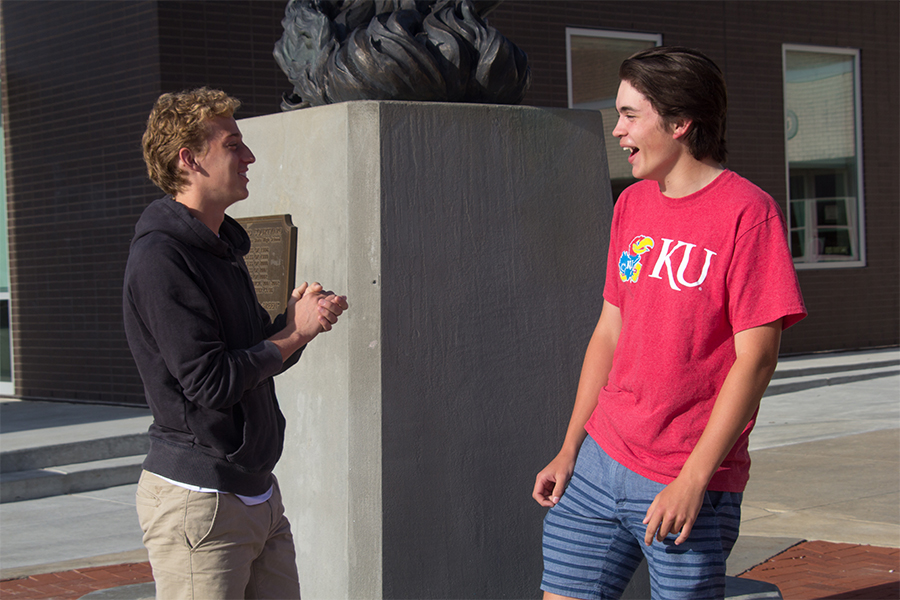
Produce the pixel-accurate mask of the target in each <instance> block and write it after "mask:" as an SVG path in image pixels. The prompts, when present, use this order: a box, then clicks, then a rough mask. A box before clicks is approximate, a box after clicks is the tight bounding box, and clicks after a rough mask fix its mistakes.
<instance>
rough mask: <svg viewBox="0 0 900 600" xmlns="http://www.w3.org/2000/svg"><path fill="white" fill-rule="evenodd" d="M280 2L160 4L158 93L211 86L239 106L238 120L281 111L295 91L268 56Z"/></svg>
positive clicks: (281, 13)
mask: <svg viewBox="0 0 900 600" xmlns="http://www.w3.org/2000/svg"><path fill="white" fill-rule="evenodd" d="M286 4H287V2H286V1H284V0H274V1H270V0H251V1H244V2H238V1H233V0H227V1H224V2H160V3H159V55H160V73H161V76H162V78H161V80H162V84H161V85H162V91H164V92H172V91H178V90H182V89H185V88H194V87H199V86H203V85H205V86H209V87H212V88H217V89H222V90H225V91H226V92H228V93H229V94H231V95H232V96H235V97H236V98H238V99H240V100H241V102H242V103H243V104H242V106H241V109H240V113H239V114H238V117H239V118H246V117H254V116H258V115H267V114H272V113H276V112H280V110H281V109H280V104H281V95H282V94H283V93H284V92H289V91H291V89H292V88H293V86H292V85H291V83H290V81H288V79H287V77H286V76H285V75H284V73H282V72H281V69H279V68H278V65H277V63H276V62H275V59H274V58H273V56H272V50H273V49H274V47H275V42H276V41H278V39H279V38H280V37H281V33H282V31H283V30H282V27H281V19H282V17H283V16H284V8H285V5H286Z"/></svg>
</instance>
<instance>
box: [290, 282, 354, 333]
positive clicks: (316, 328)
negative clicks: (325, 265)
mask: <svg viewBox="0 0 900 600" xmlns="http://www.w3.org/2000/svg"><path fill="white" fill-rule="evenodd" d="M348 308H349V305H348V304H347V297H346V296H338V295H337V294H335V293H334V292H331V291H325V290H324V288H323V287H322V285H321V284H319V283H313V284H312V285H309V284H307V283H306V282H303V283H302V284H300V286H299V287H297V288H295V289H294V291H293V292H291V297H290V299H289V300H288V320H289V321H291V320H292V321H293V323H294V325H295V326H296V328H297V330H298V331H299V332H300V333H301V334H302V335H305V336H309V337H315V336H316V335H317V334H319V333H322V332H323V331H331V327H332V326H333V325H334V324H335V323H337V321H338V317H340V316H341V314H342V313H343V312H344V311H345V310H347V309H348Z"/></svg>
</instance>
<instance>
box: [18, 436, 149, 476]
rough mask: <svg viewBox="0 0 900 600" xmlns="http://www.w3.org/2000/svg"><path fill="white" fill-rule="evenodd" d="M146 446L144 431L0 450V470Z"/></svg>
mask: <svg viewBox="0 0 900 600" xmlns="http://www.w3.org/2000/svg"><path fill="white" fill-rule="evenodd" d="M149 450H150V437H149V436H148V435H147V434H146V433H134V434H130V435H120V436H115V437H105V438H100V439H95V440H84V441H79V442H72V443H68V444H53V445H48V446H40V447H35V448H21V449H18V450H7V451H4V452H0V473H10V472H13V471H27V470H29V469H41V468H44V467H53V466H55V465H70V464H75V463H84V462H91V461H95V460H105V459H108V458H113V457H118V456H134V455H136V454H147V452H148V451H149Z"/></svg>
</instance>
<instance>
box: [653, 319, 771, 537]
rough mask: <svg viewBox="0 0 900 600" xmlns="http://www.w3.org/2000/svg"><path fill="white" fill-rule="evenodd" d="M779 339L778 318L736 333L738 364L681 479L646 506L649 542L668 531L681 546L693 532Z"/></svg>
mask: <svg viewBox="0 0 900 600" xmlns="http://www.w3.org/2000/svg"><path fill="white" fill-rule="evenodd" d="M780 341H781V320H780V319H779V320H778V321H775V322H774V323H769V324H768V325H764V326H762V327H756V328H753V329H749V330H746V331H742V332H739V333H738V334H736V335H735V337H734V347H735V354H736V358H735V361H734V364H733V365H732V366H731V369H730V370H729V372H728V375H727V377H726V378H725V382H724V384H723V385H722V388H721V390H720V391H719V395H718V397H717V398H716V401H715V404H714V405H713V409H712V412H711V413H710V417H709V421H708V422H707V424H706V427H705V428H704V429H703V433H702V434H701V436H700V439H699V440H698V441H697V444H696V445H695V446H694V449H693V450H692V451H691V454H690V456H688V459H687V460H686V461H685V463H684V466H683V467H682V468H681V472H680V473H679V474H678V477H676V478H675V480H674V481H672V482H671V483H670V484H669V485H667V486H666V487H665V488H664V489H663V491H661V492H660V493H659V494H657V496H656V498H654V500H653V502H652V503H651V504H650V508H649V509H647V515H646V516H645V517H644V524H645V525H647V531H646V533H645V535H644V543H646V544H647V545H650V543H651V542H652V541H653V537H654V536H656V537H657V539H658V540H659V541H662V540H663V539H664V538H665V537H666V535H668V534H669V533H677V534H678V537H677V538H676V540H675V544H676V545H677V544H681V543H683V542H684V541H685V540H686V539H687V538H688V536H689V535H690V533H691V528H692V527H693V524H694V521H695V519H696V518H697V514H698V513H699V512H700V506H701V505H702V504H703V495H704V493H705V492H706V489H707V487H708V486H709V482H710V480H711V479H712V477H713V475H714V474H715V472H716V471H717V470H718V468H719V466H720V465H721V464H722V461H724V460H725V457H726V456H728V453H729V452H731V449H732V447H733V446H734V444H735V442H736V441H737V439H738V437H739V436H740V435H741V432H743V431H744V428H745V427H746V426H747V423H748V422H749V421H750V419H751V418H752V417H753V413H754V412H755V411H756V409H757V408H758V407H759V401H760V399H761V398H762V395H763V392H764V391H765V389H766V386H767V385H768V384H769V380H770V379H771V378H772V373H773V372H774V371H775V365H776V363H777V362H778V347H779V344H780Z"/></svg>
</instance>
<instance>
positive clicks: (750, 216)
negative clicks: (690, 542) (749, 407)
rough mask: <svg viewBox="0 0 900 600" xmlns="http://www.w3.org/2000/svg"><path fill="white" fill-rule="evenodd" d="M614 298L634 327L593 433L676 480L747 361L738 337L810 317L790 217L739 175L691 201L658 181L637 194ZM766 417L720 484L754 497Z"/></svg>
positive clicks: (624, 334) (722, 471)
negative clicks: (757, 445)
mask: <svg viewBox="0 0 900 600" xmlns="http://www.w3.org/2000/svg"><path fill="white" fill-rule="evenodd" d="M603 297H604V298H605V299H606V301H607V302H609V303H611V304H613V305H615V306H617V307H618V308H619V309H620V311H621V314H622V331H621V333H620V335H619V340H618V344H617V346H616V351H615V355H614V358H613V366H612V370H611V371H610V374H609V383H608V385H607V386H606V387H604V388H603V390H602V391H601V393H600V396H599V399H598V403H597V408H596V409H595V411H594V413H593V414H592V415H591V418H590V419H589V421H588V423H587V425H586V427H585V428H586V429H587V431H588V433H589V434H590V435H591V437H592V438H594V440H596V441H597V443H598V444H600V446H601V447H602V448H603V449H604V451H606V453H607V454H608V455H609V456H610V457H612V458H613V459H614V460H616V461H617V462H619V463H620V464H622V465H623V466H625V467H627V468H628V469H630V470H632V471H634V472H636V473H639V474H640V475H643V476H644V477H647V478H648V479H652V480H654V481H658V482H660V483H665V484H668V483H670V482H671V481H672V480H673V479H674V478H675V477H676V476H677V475H678V473H679V472H680V471H681V468H682V466H683V465H684V463H685V461H686V460H687V458H688V455H689V454H690V453H691V451H692V450H693V449H694V446H695V445H696V444H697V441H698V440H699V438H700V435H701V434H702V433H703V429H704V427H706V423H707V422H708V420H709V415H710V412H711V411H712V407H713V404H714V403H715V400H716V397H717V395H718V393H719V389H720V388H721V387H722V384H723V382H724V381H725V377H726V375H727V374H728V371H729V369H730V368H731V366H732V364H733V363H734V360H735V350H734V334H735V333H737V332H740V331H743V330H745V329H750V328H753V327H758V326H761V325H765V324H767V323H771V322H772V321H775V320H777V319H779V318H782V317H784V328H787V327H790V326H791V325H793V324H794V323H796V322H797V321H799V320H800V319H802V318H803V317H804V316H806V309H805V307H804V305H803V298H802V296H801V294H800V286H799V284H798V282H797V276H796V273H795V271H794V265H793V261H792V259H791V254H790V251H789V249H788V246H787V239H786V236H785V226H784V221H783V218H782V215H781V210H780V209H779V207H778V205H777V204H775V201H774V200H773V199H772V197H771V196H769V195H768V194H766V193H765V192H763V191H762V190H761V189H759V188H758V187H756V186H755V185H753V184H752V183H750V182H749V181H747V180H746V179H744V178H742V177H740V176H739V175H737V174H736V173H734V172H732V171H725V172H723V173H722V174H720V175H719V176H718V177H717V178H716V179H715V180H714V181H713V182H712V183H710V184H709V185H708V186H706V187H705V188H703V189H702V190H700V191H699V192H697V193H695V194H692V195H690V196H686V197H684V198H677V199H673V198H667V197H666V196H664V195H662V194H661V193H660V191H659V187H658V184H657V183H656V182H652V181H642V182H639V183H637V184H635V185H633V186H631V187H629V188H628V189H627V190H625V191H624V192H623V193H622V195H621V196H620V198H619V201H618V202H617V203H616V208H615V212H614V216H613V222H612V229H611V235H610V248H609V257H608V262H607V272H606V286H605V288H604V291H603ZM755 420H756V415H755V414H754V416H753V419H752V420H751V421H750V423H749V424H748V425H747V427H746V429H745V430H744V432H743V433H742V434H741V437H740V438H739V439H738V441H737V443H736V444H735V445H734V447H733V448H732V450H731V452H730V453H729V454H728V456H727V457H726V459H725V461H724V462H723V463H722V466H721V467H720V468H719V470H718V471H717V472H716V474H715V475H714V476H713V479H712V481H711V482H710V485H709V488H708V489H710V490H715V491H731V492H740V491H743V489H744V486H745V485H746V483H747V479H748V477H749V471H750V455H749V453H748V450H747V443H748V436H749V434H750V430H751V429H752V428H753V425H754V423H755Z"/></svg>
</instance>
